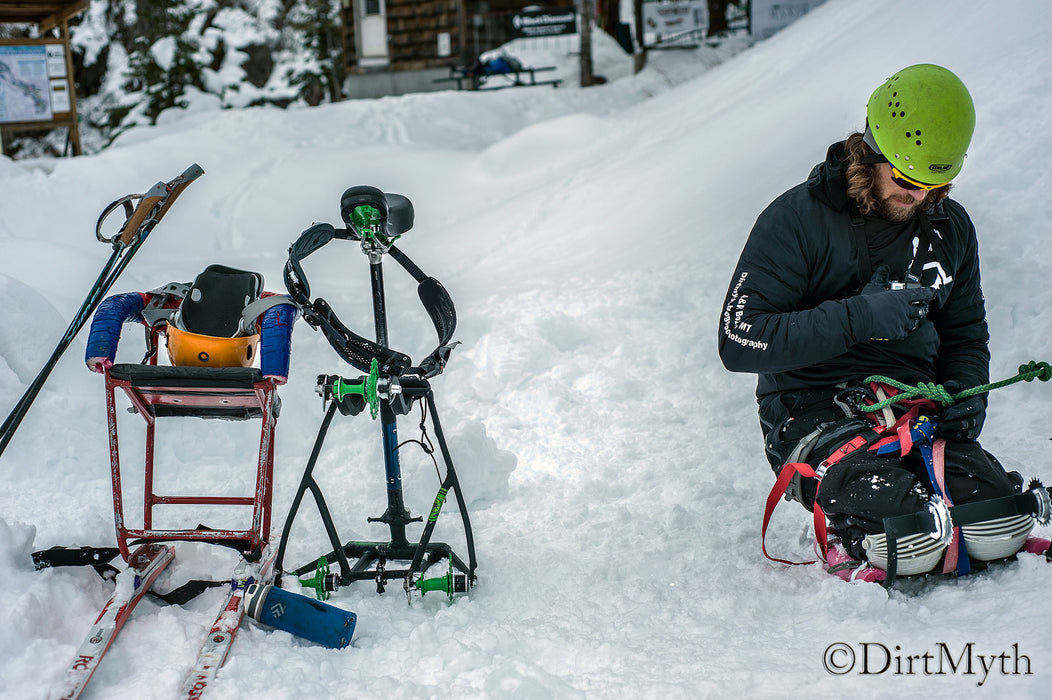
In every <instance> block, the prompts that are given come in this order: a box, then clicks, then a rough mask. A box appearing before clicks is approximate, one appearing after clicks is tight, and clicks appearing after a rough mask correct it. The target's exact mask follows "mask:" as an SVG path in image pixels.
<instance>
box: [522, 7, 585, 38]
mask: <svg viewBox="0 0 1052 700" xmlns="http://www.w3.org/2000/svg"><path fill="white" fill-rule="evenodd" d="M510 22H511V31H512V35H513V36H515V37H521V38H529V37H540V36H562V35H564V34H576V33H577V10H574V9H568V10H522V11H521V12H516V13H514V14H513V15H511V18H510Z"/></svg>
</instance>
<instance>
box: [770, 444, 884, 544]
mask: <svg viewBox="0 0 1052 700" xmlns="http://www.w3.org/2000/svg"><path fill="white" fill-rule="evenodd" d="M869 443H870V440H868V439H867V438H866V436H865V435H856V436H855V437H853V438H852V439H851V440H850V441H848V442H845V443H844V444H843V445H841V446H840V447H839V448H837V449H836V451H834V452H833V454H831V455H829V458H828V459H826V460H825V461H824V462H822V463H821V464H819V465H818V470H817V471H816V470H814V469H812V468H811V465H810V464H807V463H805V462H790V463H789V464H785V465H783V466H782V471H781V472H779V473H778V479H777V480H775V482H774V486H773V487H772V488H771V492H770V493H769V494H767V505H766V506H765V507H764V511H763V527H762V528H761V531H760V549H761V550H763V555H764V556H765V557H767V558H768V559H770V560H771V561H776V562H779V563H782V564H793V565H805V564H814V563H815V562H814V561H788V560H786V559H778V558H776V557H772V556H771V555H770V554H768V553H767V526H768V525H769V524H770V522H771V516H772V515H774V509H775V508H776V507H777V506H778V501H780V500H781V499H782V496H784V495H785V491H786V489H788V488H789V482H790V481H792V479H793V475H795V474H799V475H800V476H802V477H813V478H815V479H817V480H818V486H816V487H815V503H814V514H815V540H817V542H818V548H819V551H820V552H821V554H822V560H823V561H825V558H826V552H827V550H828V548H829V538H828V537H827V533H826V515H825V513H823V512H822V507H821V506H820V505H818V489H819V488H820V487H821V485H822V477H823V476H825V473H826V471H827V470H828V469H829V467H831V466H833V465H834V464H836V463H837V462H839V461H840V460H842V459H844V457H847V456H848V455H849V454H851V453H852V452H854V451H855V450H857V449H860V448H862V447H865V446H866V445H868V444H869Z"/></svg>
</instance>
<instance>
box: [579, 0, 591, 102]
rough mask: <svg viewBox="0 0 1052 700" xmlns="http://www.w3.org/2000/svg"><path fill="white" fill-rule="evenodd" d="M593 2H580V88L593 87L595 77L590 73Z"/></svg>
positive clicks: (583, 0)
mask: <svg viewBox="0 0 1052 700" xmlns="http://www.w3.org/2000/svg"><path fill="white" fill-rule="evenodd" d="M594 2H595V0H581V1H580V5H581V13H580V15H578V21H580V23H581V27H580V36H581V87H590V86H592V85H595V75H594V73H593V72H592V3H594Z"/></svg>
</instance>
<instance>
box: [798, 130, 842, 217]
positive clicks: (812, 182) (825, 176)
mask: <svg viewBox="0 0 1052 700" xmlns="http://www.w3.org/2000/svg"><path fill="white" fill-rule="evenodd" d="M845 170H846V166H845V162H844V142H843V141H838V142H837V143H834V144H833V145H831V146H830V147H829V150H827V151H826V159H825V160H824V161H823V162H821V163H819V164H818V165H816V166H815V167H814V168H812V169H811V174H810V175H808V177H807V191H808V192H809V193H810V194H811V196H812V197H814V198H815V199H817V200H818V201H820V202H822V203H823V204H825V205H826V206H828V207H830V208H831V209H834V210H836V211H842V210H844V209H846V208H847V207H848V205H849V204H850V200H849V199H848V196H847V178H846V176H845Z"/></svg>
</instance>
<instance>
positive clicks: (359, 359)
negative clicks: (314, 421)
mask: <svg viewBox="0 0 1052 700" xmlns="http://www.w3.org/2000/svg"><path fill="white" fill-rule="evenodd" d="M340 204H341V216H342V219H343V221H344V223H346V224H347V228H345V229H337V228H335V227H333V226H332V225H330V224H315V225H314V226H311V227H310V228H308V229H307V230H306V231H304V232H303V233H302V234H301V235H300V237H299V238H298V239H297V240H296V241H295V242H294V243H293V244H292V246H291V247H290V248H289V260H288V263H287V264H286V265H285V286H286V287H287V288H288V290H289V296H291V297H292V299H293V300H295V302H296V304H297V306H298V307H299V309H300V311H301V312H302V314H303V318H304V320H306V321H307V323H308V324H310V325H311V326H312V327H314V328H315V329H320V330H321V331H322V333H323V334H324V335H325V337H326V339H327V340H328V341H329V344H330V345H331V346H332V348H333V349H334V350H335V351H336V353H337V354H338V355H339V356H340V357H341V358H342V359H343V360H344V361H345V362H347V363H348V364H349V365H351V366H353V367H354V368H356V369H357V370H359V371H360V372H364V373H367V374H365V375H364V376H358V377H349V378H348V377H339V376H328V375H320V376H319V377H318V383H317V386H316V387H315V388H316V391H317V392H318V393H319V394H320V395H321V397H322V400H323V402H324V404H325V406H326V407H327V408H326V412H325V416H324V418H323V419H322V424H321V427H320V429H319V431H318V436H317V439H316V441H315V444H314V448H313V451H312V453H311V455H310V458H309V460H308V462H307V466H306V468H305V470H304V474H303V478H302V480H301V482H300V486H299V489H298V491H297V492H296V495H295V497H294V498H293V502H292V507H291V509H290V511H289V515H288V518H287V519H286V521H285V526H284V530H283V532H282V535H281V538H280V548H279V551H278V558H277V563H276V569H277V571H278V572H281V571H282V567H281V563H282V558H283V556H284V548H285V546H286V544H287V542H288V539H289V533H290V530H291V528H292V523H293V521H294V520H295V517H296V513H297V511H298V509H299V506H300V503H301V501H302V499H303V496H304V495H306V492H307V491H310V492H311V494H312V495H313V496H314V499H315V502H316V504H317V506H318V511H319V513H320V515H321V518H322V521H323V523H324V526H325V529H326V533H327V535H328V538H329V541H330V543H331V544H332V551H331V552H329V553H328V554H326V555H324V556H321V557H318V558H317V559H315V560H314V561H311V562H309V563H307V564H305V565H303V566H301V567H299V568H298V569H295V570H293V571H291V572H289V573H292V574H294V575H296V576H304V577H309V580H308V581H306V582H303V583H304V585H305V586H308V587H312V588H315V589H316V591H317V593H318V596H319V598H322V599H324V597H325V596H326V595H327V593H328V592H330V591H332V590H335V589H336V588H337V587H339V586H344V585H347V584H349V583H351V582H353V581H367V580H372V581H375V583H376V590H377V592H378V593H383V592H384V589H385V586H386V584H387V583H388V582H389V581H391V580H396V581H400V582H401V583H402V586H403V588H404V589H405V590H406V591H407V592H409V591H416V590H421V591H422V590H423V588H422V586H423V584H420V585H418V583H419V582H420V581H421V580H422V577H423V575H424V573H425V572H426V571H427V569H428V568H430V567H431V566H433V565H435V564H438V563H439V562H447V563H449V566H450V573H449V575H448V578H449V580H450V581H452V580H454V579H455V580H456V581H457V585H456V586H455V587H453V586H452V585H449V586H446V588H448V589H449V590H451V591H453V590H454V589H455V592H466V591H467V589H468V588H470V587H471V586H473V585H474V583H475V569H476V567H477V564H476V561H475V545H474V539H473V536H472V532H471V522H470V519H469V517H468V511H467V506H466V504H465V499H464V494H463V491H462V489H461V486H460V482H459V480H458V478H457V473H456V469H455V468H454V465H453V460H452V458H451V456H450V453H449V449H448V447H447V444H446V439H445V435H444V433H443V431H442V425H441V422H440V421H439V417H438V409H437V407H436V405H435V399H434V393H433V392H432V389H431V384H430V381H429V380H430V379H433V378H434V377H436V376H437V375H439V374H441V373H442V371H443V369H444V368H445V364H446V361H447V360H448V358H449V355H450V352H451V351H452V349H453V348H454V347H455V345H456V343H454V342H451V337H452V335H453V331H454V329H455V328H456V312H455V310H454V307H453V302H452V300H451V299H450V297H449V295H448V293H447V292H446V290H445V289H444V288H443V287H442V285H441V284H439V282H438V281H437V280H435V279H434V278H433V277H428V276H427V275H425V274H424V273H423V272H422V271H421V270H420V268H419V267H417V266H416V265H415V264H414V263H413V262H412V261H411V260H410V259H409V258H408V256H406V255H405V253H403V252H402V251H400V250H399V249H398V248H397V247H395V245H394V242H395V240H397V239H398V238H399V237H400V236H402V235H403V234H404V233H405V232H406V231H408V230H409V229H410V228H411V227H412V225H413V216H414V213H413V205H412V203H411V202H410V201H409V199H407V198H406V197H404V196H403V195H399V194H391V193H384V192H382V191H380V190H378V189H376V188H375V187H368V186H359V187H352V188H350V189H348V190H347V191H346V192H344V194H343V196H342V198H341V202H340ZM333 239H342V240H350V241H355V242H358V243H360V246H361V250H362V252H363V253H364V254H365V256H366V257H367V258H368V262H369V276H370V282H371V290H372V301H373V320H374V326H375V331H376V339H375V340H369V339H366V338H364V337H362V336H359V335H357V334H356V333H354V332H353V331H351V330H350V329H348V328H347V327H346V326H344V325H343V324H342V323H341V322H340V320H339V318H337V316H336V314H335V312H334V311H333V309H332V307H330V306H329V305H328V303H326V302H325V300H324V299H321V298H317V299H314V300H313V301H312V300H311V298H310V286H309V284H308V282H307V278H306V275H305V274H304V271H303V268H302V266H301V264H300V263H301V260H302V259H303V258H305V257H307V256H308V255H310V254H311V253H313V252H315V251H316V250H318V249H320V248H321V247H323V246H324V245H326V244H327V243H329V242H330V241H332V240H333ZM387 255H390V257H392V258H394V259H395V261H396V262H398V263H399V264H400V265H401V266H402V267H403V268H404V269H405V270H406V271H407V272H409V274H411V275H412V276H413V277H414V278H415V279H416V281H417V283H418V287H417V292H418V295H419V297H420V300H421V302H422V303H423V305H424V307H425V309H426V311H427V313H428V315H429V316H430V318H431V321H432V323H433V324H434V327H435V331H436V333H437V335H438V346H437V347H436V348H435V349H434V350H433V351H432V352H431V353H430V354H429V355H428V356H427V357H425V358H424V360H423V361H421V362H420V363H419V364H418V365H413V362H412V360H411V358H410V357H409V356H408V355H406V354H404V353H401V352H398V351H396V350H393V349H391V347H390V345H389V340H388V334H387V315H386V310H387V301H386V298H385V294H384V283H383V258H384V257H385V256H387ZM414 405H418V406H420V407H421V412H422V418H421V421H420V425H421V429H422V430H424V429H425V427H424V426H425V420H428V419H429V420H430V423H431V426H432V428H433V430H434V436H435V442H436V443H437V446H438V451H437V452H438V455H437V457H435V455H434V454H433V453H434V450H433V449H430V450H427V451H428V453H429V454H432V456H433V457H435V466H436V468H437V467H438V465H439V461H441V463H442V464H443V465H444V468H445V473H444V474H442V473H440V474H439V478H440V481H441V483H440V485H439V488H438V491H437V493H436V495H435V498H434V501H433V502H432V505H431V510H430V513H429V514H428V516H427V518H426V521H425V519H424V518H423V517H412V516H411V515H410V513H409V510H408V509H407V508H406V505H405V502H404V498H403V492H402V473H401V465H400V460H399V446H400V445H399V442H398V436H397V416H399V415H406V414H408V413H409V412H410V411H411V410H412V408H413V406H414ZM366 406H368V407H369V415H371V416H372V418H373V419H376V418H379V422H380V432H381V439H382V441H383V455H384V479H385V484H386V489H387V510H386V511H385V512H384V513H383V514H382V515H380V516H378V517H370V518H367V522H369V523H382V524H383V525H386V526H387V529H388V530H389V534H390V538H389V539H386V540H382V541H351V542H346V543H342V541H341V540H340V538H339V535H338V533H337V529H336V526H335V523H334V521H333V518H332V516H331V515H330V513H329V510H328V507H327V506H326V503H325V499H324V497H323V495H322V491H321V488H320V487H319V485H318V483H317V482H316V481H315V479H314V476H313V471H314V466H315V464H316V462H317V459H318V456H319V454H320V452H321V450H322V447H323V444H324V441H325V436H326V433H327V431H328V428H329V424H330V423H331V422H332V419H333V417H334V416H335V414H336V412H337V411H339V412H340V414H342V415H345V416H354V415H358V414H360V413H362V412H363V411H364V409H365V408H366ZM439 458H440V459H439ZM450 493H452V494H453V496H454V497H455V499H456V501H457V504H458V507H459V511H460V518H461V523H462V526H463V531H464V538H465V543H466V560H465V559H464V558H461V556H459V555H458V554H457V553H456V552H454V551H453V548H452V547H451V546H450V545H449V544H446V543H444V542H433V541H432V536H433V535H434V530H435V526H436V523H437V521H438V519H439V515H440V513H441V511H442V508H443V505H444V504H445V502H446V498H447V496H448V495H449V494H450ZM415 523H422V531H421V532H420V534H419V536H418V537H415V538H412V539H410V537H409V534H408V532H407V528H408V527H409V526H411V525H413V524H415ZM334 562H335V563H338V565H339V573H338V574H337V573H335V572H333V573H329V571H328V565H329V564H330V563H334ZM454 572H455V573H454ZM279 576H280V573H279ZM279 582H280V581H279Z"/></svg>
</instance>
